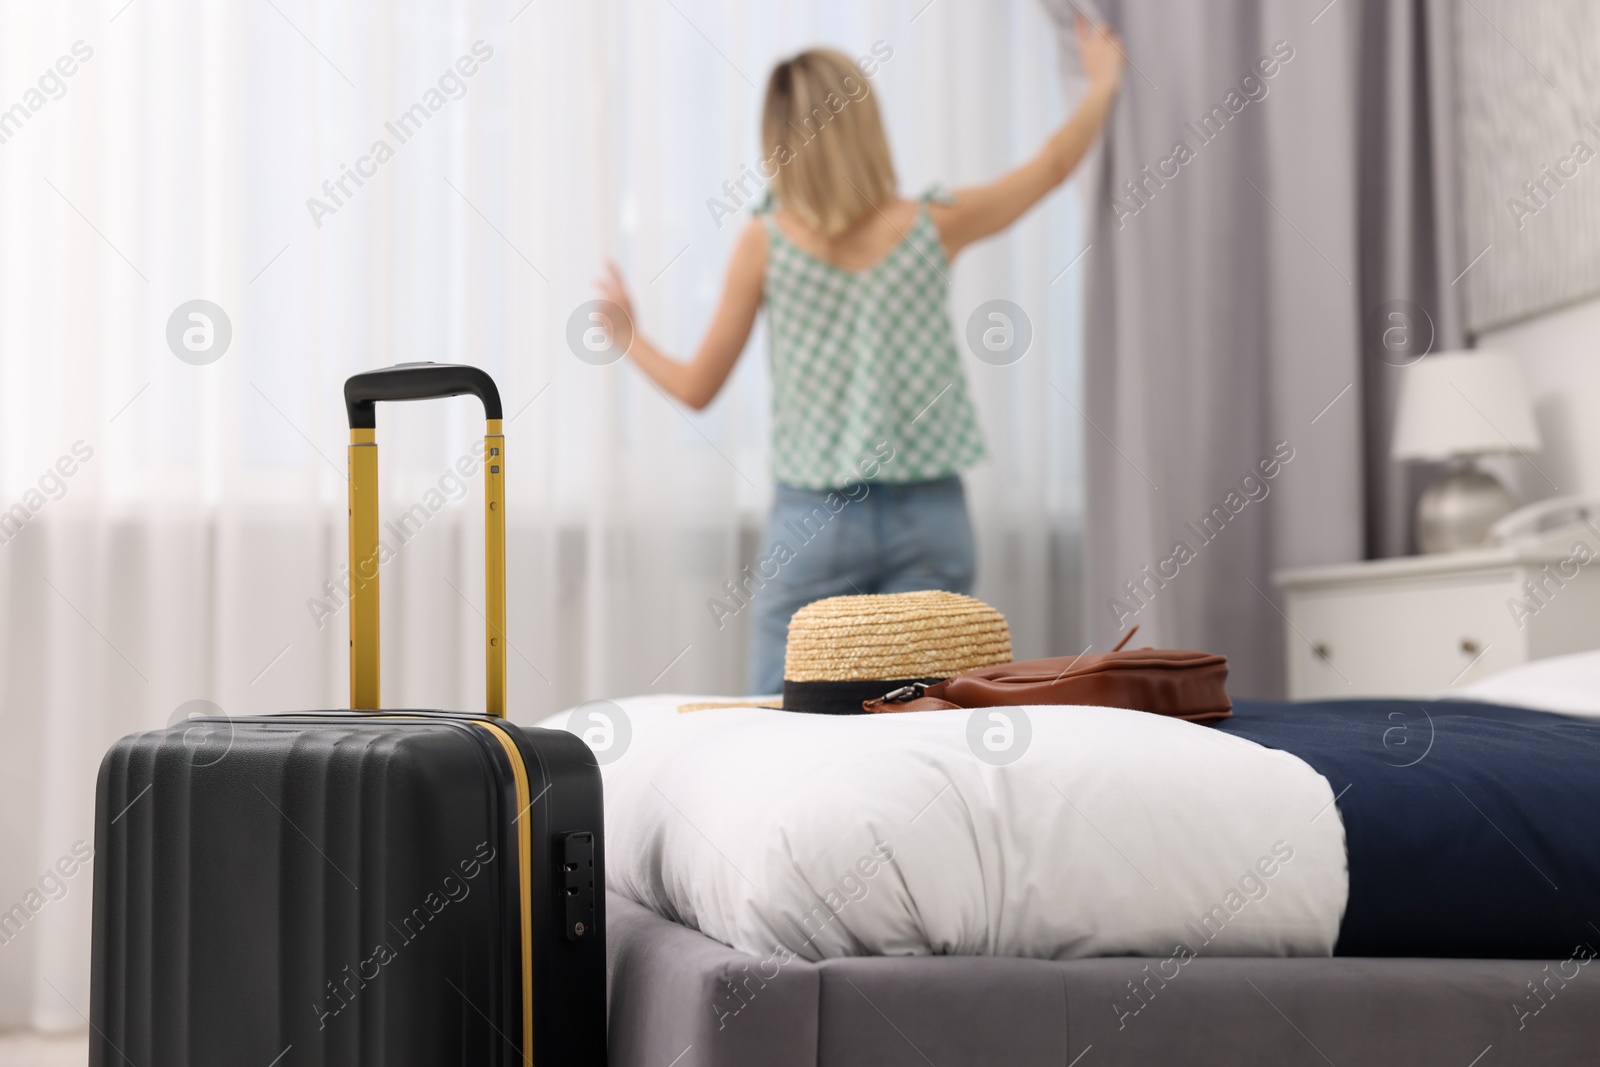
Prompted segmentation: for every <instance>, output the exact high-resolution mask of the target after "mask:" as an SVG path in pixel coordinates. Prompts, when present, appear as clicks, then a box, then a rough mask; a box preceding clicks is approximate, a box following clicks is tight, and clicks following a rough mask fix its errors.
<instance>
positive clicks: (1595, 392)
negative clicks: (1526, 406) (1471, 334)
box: [1477, 299, 1600, 500]
mask: <svg viewBox="0 0 1600 1067" xmlns="http://www.w3.org/2000/svg"><path fill="white" fill-rule="evenodd" d="M1477 347H1479V348H1505V349H1509V350H1510V351H1512V352H1515V353H1516V354H1517V355H1518V357H1520V359H1521V361H1522V367H1523V372H1524V373H1525V374H1526V375H1527V376H1528V390H1529V393H1530V395H1531V398H1532V400H1533V406H1534V412H1535V414H1536V415H1537V417H1538V420H1539V432H1540V434H1541V435H1542V436H1543V437H1544V450H1543V451H1542V452H1540V453H1539V454H1537V455H1532V456H1530V457H1529V458H1530V459H1531V461H1532V462H1531V464H1530V463H1524V462H1522V461H1521V460H1516V461H1514V463H1513V466H1512V468H1511V469H1512V477H1513V479H1514V482H1515V486H1516V488H1517V490H1518V492H1519V496H1520V497H1521V498H1522V499H1523V500H1537V499H1540V498H1542V497H1547V496H1554V495H1557V494H1558V493H1559V494H1570V493H1581V494H1585V495H1588V496H1600V358H1597V357H1600V299H1597V300H1586V301H1584V302H1582V303H1580V304H1574V305H1572V306H1570V307H1566V308H1562V309H1561V310H1559V311H1553V312H1550V313H1549V314H1545V315H1539V316H1536V317H1535V318H1531V319H1526V320H1524V321H1522V322H1520V323H1516V324H1514V325H1512V326H1506V327H1502V328H1501V329H1498V330H1490V331H1488V332H1487V333H1484V334H1481V335H1480V336H1479V337H1478V341H1477Z"/></svg>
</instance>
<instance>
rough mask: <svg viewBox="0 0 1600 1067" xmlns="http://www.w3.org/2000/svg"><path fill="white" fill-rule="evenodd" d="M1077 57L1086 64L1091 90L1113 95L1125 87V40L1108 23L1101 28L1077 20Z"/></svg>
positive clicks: (1083, 19) (1079, 19) (1084, 66)
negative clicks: (1123, 52)
mask: <svg viewBox="0 0 1600 1067" xmlns="http://www.w3.org/2000/svg"><path fill="white" fill-rule="evenodd" d="M1077 29H1078V55H1079V56H1080V57H1082V60H1083V73H1084V75H1085V76H1086V77H1087V78H1088V79H1089V86H1090V88H1091V89H1098V90H1100V91H1101V92H1103V93H1105V94H1106V95H1108V96H1109V95H1113V94H1115V93H1116V91H1117V87H1118V86H1119V85H1121V84H1122V66H1123V63H1124V62H1125V60H1124V58H1123V54H1122V39H1121V38H1120V37H1118V36H1117V31H1116V30H1113V29H1112V28H1111V27H1110V26H1108V25H1106V24H1105V23H1103V22H1102V23H1100V24H1099V25H1098V26H1097V25H1095V24H1094V23H1092V22H1090V21H1089V20H1088V19H1086V18H1084V17H1083V16H1082V15H1079V16H1078V19H1077Z"/></svg>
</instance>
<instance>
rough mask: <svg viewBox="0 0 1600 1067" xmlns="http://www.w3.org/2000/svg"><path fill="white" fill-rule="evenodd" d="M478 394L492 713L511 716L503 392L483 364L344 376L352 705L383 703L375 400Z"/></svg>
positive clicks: (488, 707)
mask: <svg viewBox="0 0 1600 1067" xmlns="http://www.w3.org/2000/svg"><path fill="white" fill-rule="evenodd" d="M464 393H472V394H474V395H476V396H477V397H478V398H479V399H481V400H482V401H483V407H484V414H485V415H486V416H487V420H488V426H487V430H486V432H485V435H484V438H483V471H484V505H483V515H484V531H483V538H484V559H485V564H486V571H487V573H486V575H485V579H484V645H485V652H484V656H485V660H484V667H485V675H486V681H487V686H486V688H487V693H486V696H485V711H486V712H487V713H488V714H489V715H492V716H494V717H496V718H504V717H505V714H506V504H505V471H506V466H505V460H506V455H505V453H506V439H505V435H504V433H503V432H502V424H501V409H500V394H499V391H498V390H497V389H496V388H495V384H494V381H493V379H491V378H490V377H489V375H488V374H486V373H484V372H483V371H482V370H479V369H478V368H477V367H468V366H457V365H455V364H449V363H402V364H400V365H399V366H397V367H390V368H386V369H384V370H377V371H367V372H365V373H363V374H357V375H355V376H354V377H352V378H350V380H349V381H347V382H345V386H344V396H345V407H346V408H347V409H348V410H349V413H350V450H349V472H350V473H349V476H350V706H351V707H352V708H359V709H372V710H376V709H377V708H379V707H380V706H381V701H380V690H379V677H380V673H381V672H380V661H379V651H378V650H379V614H378V566H379V564H380V563H381V562H382V560H381V555H380V554H381V551H382V550H381V547H380V543H379V540H378V445H377V441H376V439H375V434H376V412H375V410H374V407H373V404H374V401H378V400H425V399H431V398H433V397H443V396H459V395H461V394H464Z"/></svg>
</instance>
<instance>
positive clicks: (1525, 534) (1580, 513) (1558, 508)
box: [1487, 496, 1600, 545]
mask: <svg viewBox="0 0 1600 1067" xmlns="http://www.w3.org/2000/svg"><path fill="white" fill-rule="evenodd" d="M1585 531H1587V532H1588V533H1591V534H1594V535H1596V536H1600V497H1580V496H1554V497H1551V498H1550V499H1548V500H1540V501H1536V502H1535V503H1532V504H1529V505H1528V506H1527V507H1525V508H1519V509H1518V510H1516V511H1513V512H1512V513H1511V514H1509V515H1507V516H1506V517H1505V518H1503V519H1501V520H1500V521H1499V522H1497V523H1495V524H1494V525H1493V526H1491V527H1489V536H1488V540H1487V543H1488V544H1491V545H1507V544H1513V543H1524V544H1526V543H1542V542H1544V541H1547V540H1548V541H1555V540H1559V539H1562V538H1565V537H1570V536H1571V535H1572V534H1574V533H1583V532H1585Z"/></svg>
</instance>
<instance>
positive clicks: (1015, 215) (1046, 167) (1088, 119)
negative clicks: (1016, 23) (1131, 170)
mask: <svg viewBox="0 0 1600 1067" xmlns="http://www.w3.org/2000/svg"><path fill="white" fill-rule="evenodd" d="M1077 30H1078V51H1079V52H1080V53H1081V54H1082V56H1083V70H1084V73H1085V74H1086V75H1087V76H1088V78H1089V90H1088V92H1086V93H1085V94H1084V96H1083V100H1082V102H1080V103H1079V104H1078V110H1076V111H1075V112H1073V114H1072V117H1071V118H1069V119H1068V120H1067V121H1066V122H1065V123H1064V124H1063V125H1062V127H1061V128H1060V129H1059V130H1057V131H1056V132H1055V133H1054V134H1052V135H1051V137H1050V139H1049V140H1048V141H1046V142H1045V144H1044V147H1043V148H1041V149H1040V150H1039V152H1038V154H1037V155H1035V156H1034V157H1033V158H1032V159H1030V160H1028V161H1027V162H1026V163H1024V164H1022V166H1020V167H1018V168H1016V169H1015V170H1013V171H1010V172H1009V173H1007V174H1004V175H1002V176H1001V177H1000V178H999V179H997V180H995V181H992V182H990V183H989V184H987V185H975V186H971V187H969V188H966V189H958V190H956V195H955V199H954V202H952V203H949V204H932V205H930V206H929V213H930V214H931V215H932V216H933V222H934V225H935V226H937V227H938V228H939V236H940V238H941V239H942V240H943V242H944V250H945V254H946V255H947V256H949V257H951V258H954V257H955V255H956V253H958V252H960V251H961V250H962V249H963V248H965V247H966V246H967V245H969V244H972V243H973V242H974V241H981V240H982V239H983V238H985V237H988V236H990V235H992V234H996V233H999V232H1000V231H1001V230H1003V229H1005V228H1006V227H1008V226H1010V225H1011V224H1012V223H1013V222H1015V221H1017V219H1019V218H1021V217H1022V216H1023V215H1024V214H1025V213H1026V212H1027V211H1028V209H1029V208H1031V207H1033V205H1035V204H1037V203H1038V202H1039V201H1040V200H1042V199H1044V197H1045V196H1046V194H1048V193H1049V192H1050V191H1051V190H1052V189H1054V188H1055V187H1056V186H1058V185H1060V184H1061V183H1062V182H1064V181H1066V180H1067V176H1068V175H1069V174H1071V173H1072V172H1073V170H1074V169H1075V168H1076V167H1077V165H1078V162H1079V161H1080V160H1082V159H1083V157H1084V154H1085V153H1087V152H1088V151H1089V146H1090V145H1092V144H1094V139H1095V137H1096V136H1097V135H1098V134H1099V133H1100V128H1101V127H1102V126H1104V125H1105V122H1106V117H1107V116H1108V115H1109V114H1110V113H1111V104H1112V102H1113V101H1114V100H1115V99H1116V95H1117V87H1118V86H1119V85H1120V84H1121V82H1122V64H1123V54H1122V42H1121V41H1120V40H1118V38H1117V35H1116V32H1115V31H1114V30H1112V29H1111V28H1110V27H1109V26H1106V25H1103V24H1102V25H1099V26H1095V25H1091V24H1090V23H1089V21H1088V20H1087V19H1085V18H1083V17H1082V16H1079V17H1078V24H1077Z"/></svg>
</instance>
